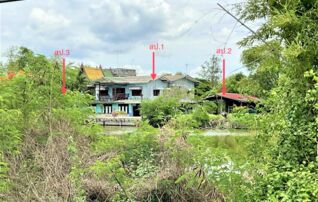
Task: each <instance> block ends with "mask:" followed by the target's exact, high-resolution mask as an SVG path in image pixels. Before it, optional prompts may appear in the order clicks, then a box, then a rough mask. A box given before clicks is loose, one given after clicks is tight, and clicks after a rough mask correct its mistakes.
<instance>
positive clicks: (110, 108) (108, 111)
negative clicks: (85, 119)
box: [104, 105, 113, 114]
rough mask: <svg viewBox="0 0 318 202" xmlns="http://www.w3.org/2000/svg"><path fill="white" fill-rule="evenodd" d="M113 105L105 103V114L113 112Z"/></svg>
mask: <svg viewBox="0 0 318 202" xmlns="http://www.w3.org/2000/svg"><path fill="white" fill-rule="evenodd" d="M112 111H113V110H112V105H105V107H104V113H105V114H111V113H112Z"/></svg>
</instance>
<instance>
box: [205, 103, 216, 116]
mask: <svg viewBox="0 0 318 202" xmlns="http://www.w3.org/2000/svg"><path fill="white" fill-rule="evenodd" d="M203 108H204V110H205V111H206V112H207V113H209V114H216V113H217V112H218V105H217V104H216V103H215V102H211V101H207V102H203Z"/></svg>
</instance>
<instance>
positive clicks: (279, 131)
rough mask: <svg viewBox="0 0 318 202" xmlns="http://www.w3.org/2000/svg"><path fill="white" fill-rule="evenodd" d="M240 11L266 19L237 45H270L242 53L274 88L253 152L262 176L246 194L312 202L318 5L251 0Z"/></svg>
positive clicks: (252, 17) (252, 197)
mask: <svg viewBox="0 0 318 202" xmlns="http://www.w3.org/2000/svg"><path fill="white" fill-rule="evenodd" d="M240 11H241V12H240V17H241V19H243V20H252V21H253V20H256V19H259V18H262V19H264V17H266V19H267V20H266V22H265V23H264V24H263V25H262V26H261V27H260V28H259V29H258V30H257V34H255V35H251V36H249V37H247V38H245V39H244V40H243V41H242V42H241V45H248V46H250V45H253V44H255V43H258V42H260V39H262V40H266V41H268V43H267V44H262V45H258V46H254V47H253V48H252V49H249V50H248V51H246V52H245V59H246V60H247V61H248V60H250V58H252V57H255V58H256V59H258V60H259V62H253V65H251V66H250V67H251V68H253V71H254V72H255V75H257V76H261V77H262V79H261V80H260V81H263V83H264V84H265V85H269V86H270V88H272V87H273V88H272V89H271V90H270V91H268V92H267V95H268V96H269V98H268V100H267V101H266V103H265V105H266V107H267V110H264V112H263V113H264V115H263V118H262V120H261V123H262V124H261V125H260V127H261V128H262V131H261V133H260V134H259V135H258V137H257V142H256V143H255V146H254V148H259V149H260V151H257V150H256V149H254V150H252V151H254V152H253V154H254V155H255V156H256V157H257V158H256V159H257V160H256V162H255V165H257V167H258V170H257V171H256V173H255V174H254V175H255V176H257V173H261V176H260V177H255V186H254V187H253V189H252V190H251V191H250V192H248V193H249V194H248V196H249V197H250V200H251V201H255V200H260V201H315V200H316V199H317V189H316V188H315V187H316V186H317V183H316V180H314V179H316V177H317V163H316V157H317V122H316V120H317V116H318V113H317V110H316V105H317V104H316V103H317V99H316V98H317V95H316V90H317V82H316V79H315V77H316V76H315V75H316V74H317V67H318V63H317V58H318V51H317V39H318V35H317V30H318V25H317V18H318V3H317V1H291V0H286V1H265V0H249V1H248V2H247V3H246V4H245V5H244V7H241V10H240ZM258 44H259V43H258ZM262 47H266V48H265V49H264V48H262ZM264 50H265V51H264ZM278 75H279V76H278ZM270 77H272V78H273V79H269V78H270ZM266 78H267V79H269V80H267V79H266ZM262 145H263V146H262ZM264 145H266V147H265V146H264ZM258 146H259V147H258Z"/></svg>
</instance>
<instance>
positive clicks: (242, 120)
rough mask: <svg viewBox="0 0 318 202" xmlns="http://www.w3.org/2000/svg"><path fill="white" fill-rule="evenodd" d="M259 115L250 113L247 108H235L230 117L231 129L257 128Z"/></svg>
mask: <svg viewBox="0 0 318 202" xmlns="http://www.w3.org/2000/svg"><path fill="white" fill-rule="evenodd" d="M257 117H258V115H256V114H250V113H248V109H247V108H246V107H235V108H234V109H233V112H232V113H231V114H229V115H228V121H229V124H230V126H231V128H245V129H247V128H255V127H256V120H257Z"/></svg>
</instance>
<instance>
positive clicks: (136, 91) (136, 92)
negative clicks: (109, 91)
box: [131, 90, 142, 96]
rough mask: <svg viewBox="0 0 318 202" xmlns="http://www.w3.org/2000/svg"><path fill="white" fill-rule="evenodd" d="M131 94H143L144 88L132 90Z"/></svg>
mask: <svg viewBox="0 0 318 202" xmlns="http://www.w3.org/2000/svg"><path fill="white" fill-rule="evenodd" d="M131 95H132V96H141V95H142V90H131Z"/></svg>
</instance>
